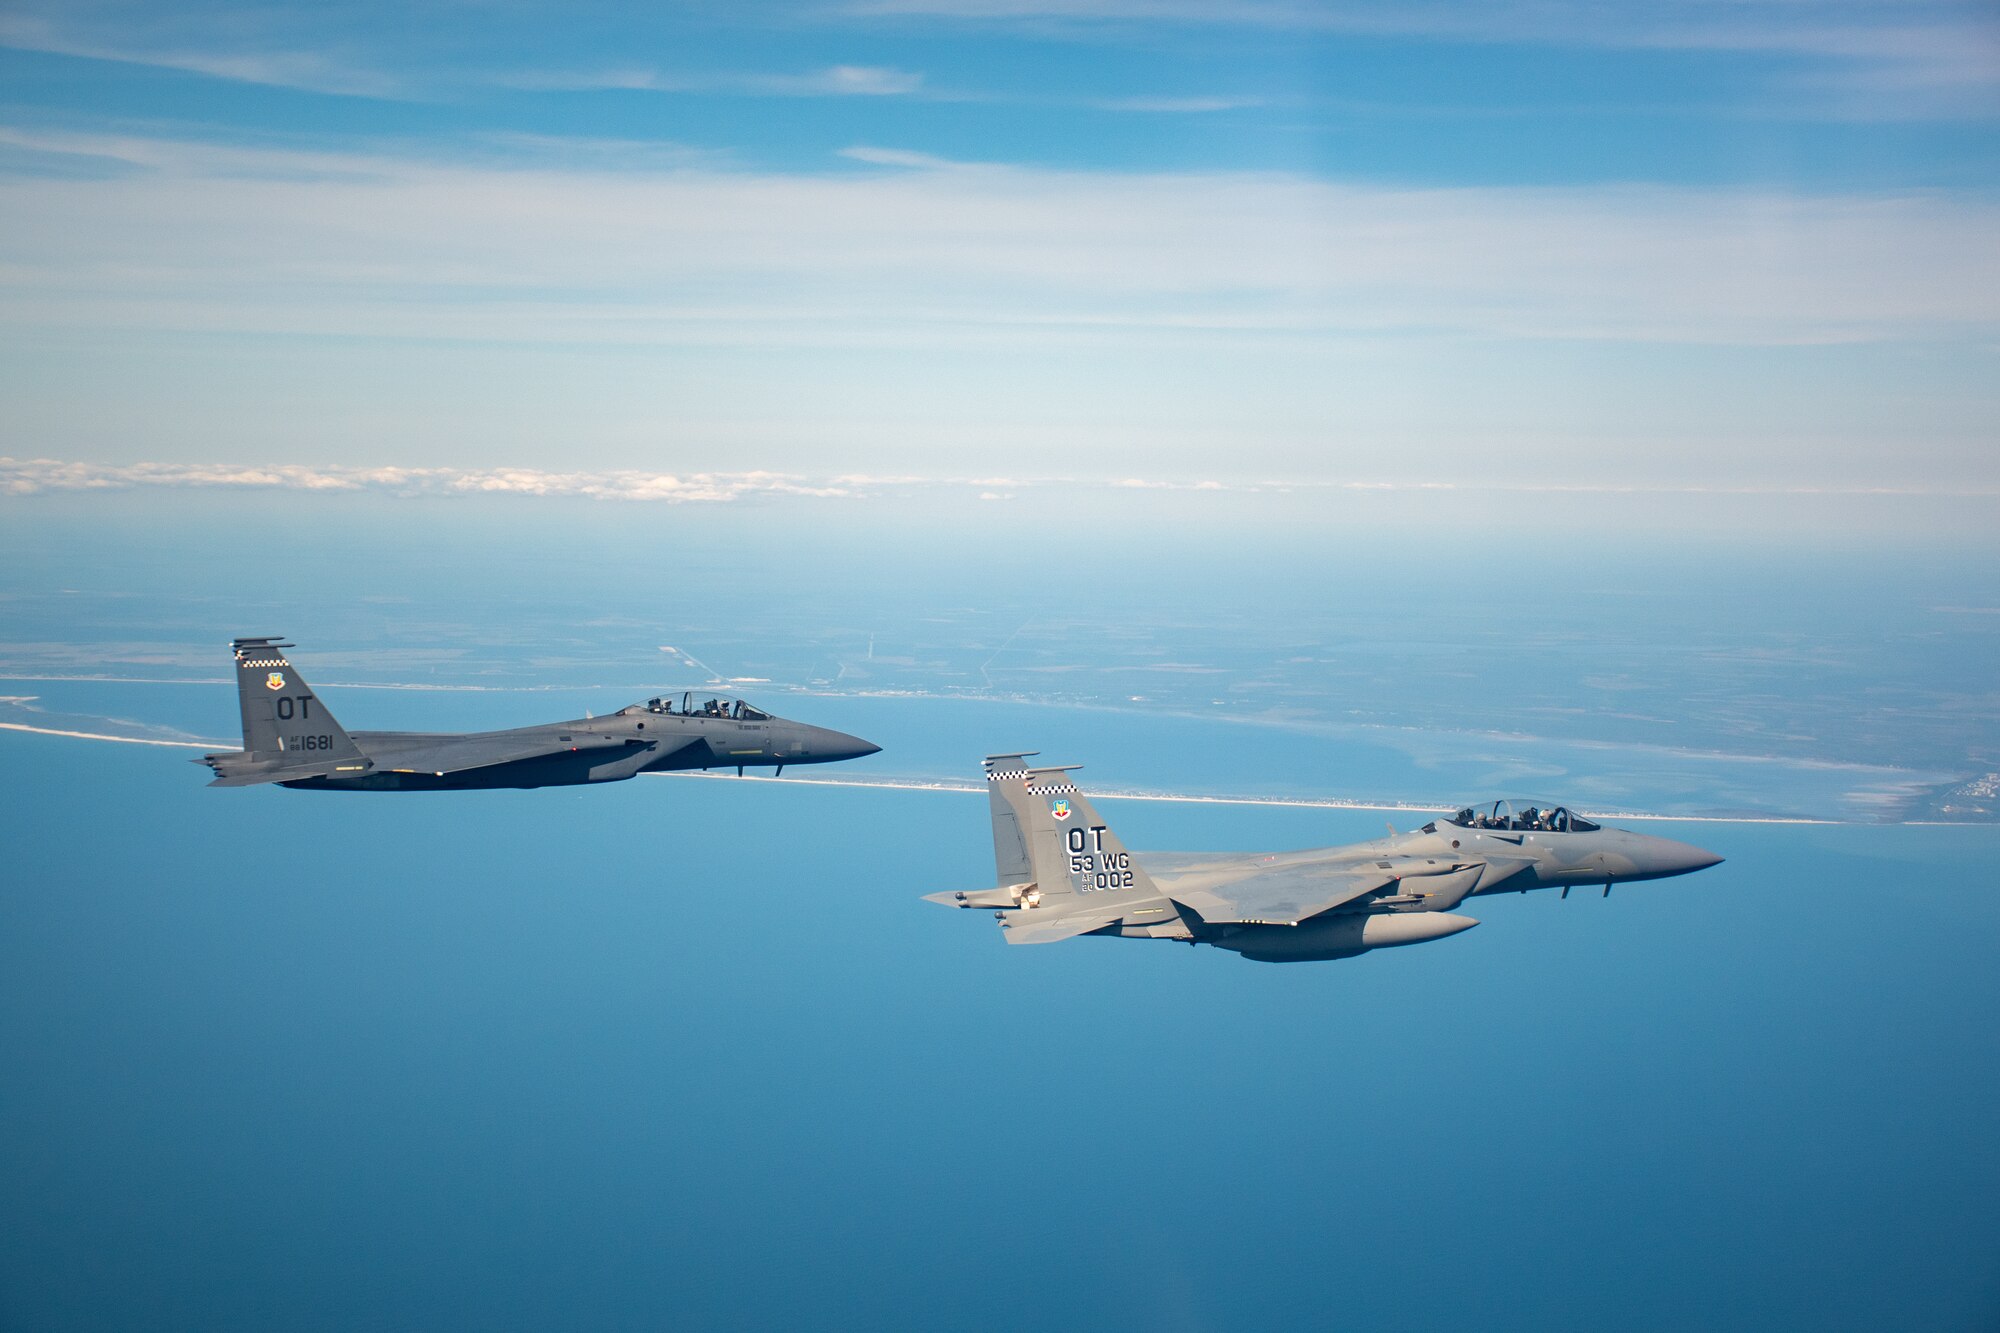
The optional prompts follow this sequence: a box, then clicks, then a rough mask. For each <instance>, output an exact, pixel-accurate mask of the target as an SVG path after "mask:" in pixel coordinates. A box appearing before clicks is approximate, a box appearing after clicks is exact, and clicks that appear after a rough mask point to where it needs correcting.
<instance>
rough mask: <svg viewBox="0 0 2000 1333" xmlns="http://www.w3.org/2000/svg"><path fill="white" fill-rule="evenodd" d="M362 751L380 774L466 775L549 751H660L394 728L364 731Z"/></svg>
mask: <svg viewBox="0 0 2000 1333" xmlns="http://www.w3.org/2000/svg"><path fill="white" fill-rule="evenodd" d="M355 740H356V741H357V742H358V743H359V744H360V746H361V748H362V751H363V752H364V753H366V754H367V756H368V758H369V759H371V760H372V761H374V765H375V767H374V771H375V772H378V773H435V774H439V775H442V774H445V773H463V772H466V771H467V770H469V769H475V768H493V767H496V766H498V765H500V764H517V763H520V762H521V761H523V760H526V759H540V758H542V757H544V756H546V755H557V754H567V753H569V752H571V751H576V750H583V751H589V752H591V753H593V754H597V753H602V754H603V755H604V756H605V757H606V758H610V757H612V756H613V755H615V754H618V753H621V752H622V753H630V752H631V751H632V750H634V749H647V750H651V749H655V748H657V746H656V743H655V742H652V741H634V740H628V739H626V738H625V737H622V736H593V735H590V734H588V733H578V735H577V736H576V738H575V739H574V740H573V741H570V742H568V743H560V742H557V741H555V740H552V739H550V738H548V737H545V736H544V737H535V736H510V735H508V734H507V733H505V732H501V733H499V734H497V735H493V736H426V735H420V734H404V735H398V734H397V733H394V732H376V733H374V734H373V735H370V734H369V733H366V732H363V733H361V734H359V735H357V736H356V737H355Z"/></svg>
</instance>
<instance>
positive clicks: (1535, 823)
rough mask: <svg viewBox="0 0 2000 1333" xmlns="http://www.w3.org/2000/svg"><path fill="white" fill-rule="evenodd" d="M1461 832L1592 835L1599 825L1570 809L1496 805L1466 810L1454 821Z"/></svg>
mask: <svg viewBox="0 0 2000 1333" xmlns="http://www.w3.org/2000/svg"><path fill="white" fill-rule="evenodd" d="M1450 822H1451V823H1453V824H1456V825H1458V826H1459V827H1460V828H1473V829H1508V830H1511V831H1514V832H1522V831H1526V832H1530V833H1592V832H1595V831H1596V830H1597V825H1595V824H1593V823H1591V822H1590V821H1589V820H1588V819H1585V818H1584V817H1583V816H1582V815H1579V814H1574V813H1572V812H1571V811H1570V810H1568V809H1567V808H1565V807H1563V806H1560V805H1555V804H1552V803H1550V802H1546V801H1495V802H1493V804H1491V805H1482V806H1478V807H1474V806H1469V805H1468V806H1465V807H1464V808H1462V809H1461V810H1459V811H1458V812H1457V813H1456V814H1454V815H1453V816H1452V817H1451V820H1450Z"/></svg>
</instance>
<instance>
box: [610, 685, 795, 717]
mask: <svg viewBox="0 0 2000 1333" xmlns="http://www.w3.org/2000/svg"><path fill="white" fill-rule="evenodd" d="M645 709H646V711H647V712H648V713H660V714H663V715H665V716H668V717H726V718H733V719H734V720H736V721H738V722H769V721H770V720H771V715H770V714H769V713H767V712H765V711H764V710H763V709H761V708H754V707H752V706H751V705H749V704H747V703H745V702H743V700H741V699H738V700H736V701H734V702H733V703H732V702H731V701H730V700H728V699H710V700H709V701H708V702H706V703H701V704H697V703H696V702H695V701H694V694H693V693H692V692H688V693H684V694H682V695H681V697H680V699H679V701H678V702H676V701H675V700H673V699H671V698H661V699H648V700H646V704H645ZM627 711H636V709H632V710H627Z"/></svg>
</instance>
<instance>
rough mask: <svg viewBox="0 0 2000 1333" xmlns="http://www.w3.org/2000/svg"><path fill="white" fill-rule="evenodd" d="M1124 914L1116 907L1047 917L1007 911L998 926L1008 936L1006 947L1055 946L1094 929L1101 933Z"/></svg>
mask: <svg viewBox="0 0 2000 1333" xmlns="http://www.w3.org/2000/svg"><path fill="white" fill-rule="evenodd" d="M1124 915H1125V911H1124V909H1123V908H1122V907H1119V906H1106V907H1103V908H1099V909H1098V910H1096V911H1079V912H1063V913H1061V914H1056V913H1051V914H1049V915H1047V916H1044V915H1042V914H1041V913H1040V912H1009V913H1008V914H1007V918H1006V920H1004V921H1002V922H1001V923H1000V933H1001V934H1002V935H1004V936H1006V937H1007V943H1009V944H1054V943H1055V942H1056V941H1058V940H1068V939H1074V938H1076V937H1077V936H1078V935H1088V934H1089V933H1090V932H1091V931H1093V930H1102V929H1104V928H1105V927H1106V926H1109V925H1114V924H1116V922H1117V921H1118V919H1119V918H1120V917H1122V916H1124Z"/></svg>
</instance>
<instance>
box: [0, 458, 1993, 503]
mask: <svg viewBox="0 0 2000 1333" xmlns="http://www.w3.org/2000/svg"><path fill="white" fill-rule="evenodd" d="M1056 487H1061V488H1064V489H1066V490H1079V489H1081V490H1086V491H1092V490H1096V491H1153V492H1162V491H1165V492H1195V493H1201V494H1217V495H1219V494H1233V495H1270V494H1284V493H1292V492H1312V491H1322V492H1333V491H1347V492H1364V493H1365V492H1417V493H1421V492H1454V491H1460V492H1468V493H1473V494H1486V493H1491V492H1504V493H1519V494H1549V495H1786V496H1814V495H1824V496H1896V495H1902V496H1950V497H1959V498H1964V497H1968V496H1972V497H1976V496H1981V495H2000V491H1994V490H1983V491H1982V490H1967V489H1966V488H1964V487H1962V486H1951V487H1920V486H1918V487H1880V486H1866V487H1863V486H1714V485H1688V486H1673V485H1665V486H1648V485H1630V484H1619V483H1613V482H1589V481H1579V482H1544V481H1535V480H1515V481H1507V480H1504V479H1501V480H1494V479H1488V478H1472V479H1467V480H1465V481H1438V480H1423V481H1376V480H1350V481H1323V480H1296V481H1295V480H1282V479H1266V480H1257V481H1218V480H1215V479H1213V478H1196V479H1180V478H1163V477H1130V476H1121V477H1073V476H1067V477H962V476H950V475H938V476H864V475H854V474H849V475H841V476H829V477H811V476H802V475H797V474H791V473H781V472H694V473H671V472H647V471H640V470H633V469H621V470H609V471H592V472H585V471H574V472H556V471H545V470H542V469H538V468H526V467H518V468H453V467H343V466H340V465H338V464H318V465H311V464H283V465H276V466H260V465H240V464H229V463H169V462H157V463H123V464H119V463H90V462H76V461H70V460H64V459H54V458H25V459H19V458H6V457H0V495H11V496H30V495H38V494H42V493H46V492H63V491H72V492H73V491H86V492H87V491H122V490H139V489H165V490H176V489H181V490H185V489H210V490H276V491H317V492H326V493H332V494H340V493H355V494H358V493H364V492H367V493H375V494H381V495H398V496H427V495H428V496H437V495H452V496H477V495H514V496H522V495H525V496H536V497H547V498H561V497H570V498H582V499H588V500H630V501H651V502H655V503H663V504H720V503H728V502H730V501H735V500H742V499H748V498H752V497H760V496H793V497H805V498H808V499H817V500H860V499H867V498H869V497H871V496H881V495H888V494H894V493H903V492H911V491H919V490H955V491H964V492H966V493H968V494H972V495H975V496H976V498H978V499H981V500H1011V499H1013V498H1014V493H1015V492H1017V491H1022V492H1025V491H1035V490H1046V489H1051V488H1056Z"/></svg>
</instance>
